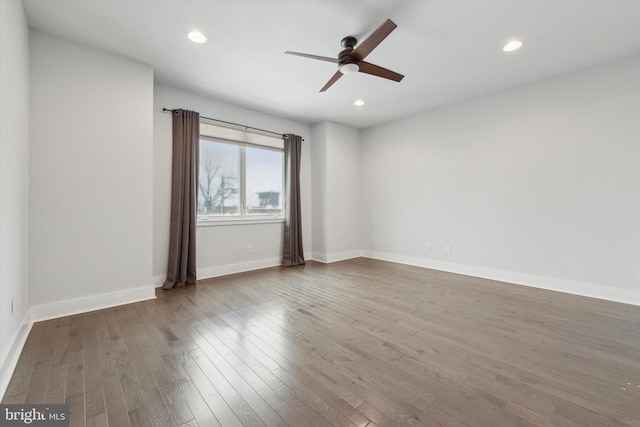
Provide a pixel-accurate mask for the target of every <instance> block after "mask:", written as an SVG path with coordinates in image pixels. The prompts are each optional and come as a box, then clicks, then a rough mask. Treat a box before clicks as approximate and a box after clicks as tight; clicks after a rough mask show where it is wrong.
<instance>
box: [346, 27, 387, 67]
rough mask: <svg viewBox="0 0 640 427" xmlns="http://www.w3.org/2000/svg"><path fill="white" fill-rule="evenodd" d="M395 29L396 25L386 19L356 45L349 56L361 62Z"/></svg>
mask: <svg viewBox="0 0 640 427" xmlns="http://www.w3.org/2000/svg"><path fill="white" fill-rule="evenodd" d="M396 27H397V25H396V24H395V23H394V22H393V21H392V20H391V19H387V20H386V21H384V22H383V23H382V25H380V26H379V27H378V29H376V30H375V31H374V32H373V33H371V35H370V36H369V37H367V38H366V39H365V40H364V41H363V42H361V43H360V44H358V46H356V48H355V49H354V50H353V52H351V55H350V56H351V57H352V58H355V59H357V60H358V61H362V60H363V59H364V58H365V57H366V56H367V55H369V54H370V53H371V51H372V50H373V49H375V48H376V46H378V45H379V44H380V43H382V40H384V39H385V38H387V36H388V35H389V34H391V32H392V31H393V30H395V29H396Z"/></svg>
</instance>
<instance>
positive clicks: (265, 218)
mask: <svg viewBox="0 0 640 427" xmlns="http://www.w3.org/2000/svg"><path fill="white" fill-rule="evenodd" d="M209 126H210V125H209ZM253 136H254V137H255V136H256V135H255V134H254V135H253ZM243 139H245V138H243ZM274 139H275V138H274ZM201 140H208V141H212V142H216V143H221V144H229V145H233V146H236V147H237V148H238V150H239V152H238V181H239V188H238V193H239V196H238V199H239V205H240V209H239V211H240V213H239V215H233V216H231V215H229V216H224V215H220V216H214V215H212V216H210V217H208V218H201V217H200V215H199V214H198V213H197V212H196V215H197V226H198V227H209V226H221V225H222V226H224V225H240V224H270V223H283V222H284V221H285V217H284V215H285V202H286V200H285V197H284V196H285V194H286V188H285V185H286V180H285V158H284V141H283V148H280V147H276V146H273V145H267V144H265V145H263V144H259V143H253V142H245V141H238V140H235V139H228V138H221V137H216V136H211V135H205V134H203V133H202V132H201V133H200V138H199V139H198V152H199V153H200V141H201ZM247 148H255V149H260V150H266V151H274V152H278V153H282V169H281V175H282V176H281V180H282V193H281V202H280V206H281V211H280V214H279V215H277V216H274V215H273V214H248V213H247V211H248V209H247V206H246V205H247V203H246V195H247V164H246V149H247ZM198 179H200V177H199V176H198ZM199 192H200V190H199V187H198V200H199V198H200V197H199ZM196 211H197V209H196Z"/></svg>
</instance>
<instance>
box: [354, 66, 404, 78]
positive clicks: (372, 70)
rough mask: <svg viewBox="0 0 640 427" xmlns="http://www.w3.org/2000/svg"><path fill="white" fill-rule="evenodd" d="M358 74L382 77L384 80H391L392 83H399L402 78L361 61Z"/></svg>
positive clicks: (393, 72)
mask: <svg viewBox="0 0 640 427" xmlns="http://www.w3.org/2000/svg"><path fill="white" fill-rule="evenodd" d="M360 72H361V73H365V74H371V75H372V76H378V77H382V78H384V79H389V80H393V81H394V82H399V81H400V80H402V79H403V78H404V76H403V75H402V74H398V73H396V72H395V71H391V70H387V69H386V68H382V67H379V66H377V65H374V64H372V63H370V62H366V61H362V62H361V63H360Z"/></svg>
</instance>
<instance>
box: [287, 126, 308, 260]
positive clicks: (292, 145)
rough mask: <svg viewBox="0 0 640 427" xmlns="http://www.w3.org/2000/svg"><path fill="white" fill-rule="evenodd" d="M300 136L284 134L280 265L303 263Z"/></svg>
mask: <svg viewBox="0 0 640 427" xmlns="http://www.w3.org/2000/svg"><path fill="white" fill-rule="evenodd" d="M301 152H302V137H300V136H298V135H292V134H289V135H285V139H284V162H285V175H284V176H285V180H286V183H285V188H286V192H287V198H286V208H285V220H284V245H283V247H282V265H284V266H286V267H290V266H294V265H301V264H304V251H303V249H302V214H301V212H300V155H301Z"/></svg>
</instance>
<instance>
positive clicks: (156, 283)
mask: <svg viewBox="0 0 640 427" xmlns="http://www.w3.org/2000/svg"><path fill="white" fill-rule="evenodd" d="M165 280H167V275H166V274H159V275H157V276H153V287H154V288H161V287H162V285H164V281H165Z"/></svg>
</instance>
